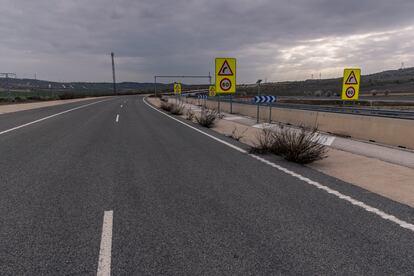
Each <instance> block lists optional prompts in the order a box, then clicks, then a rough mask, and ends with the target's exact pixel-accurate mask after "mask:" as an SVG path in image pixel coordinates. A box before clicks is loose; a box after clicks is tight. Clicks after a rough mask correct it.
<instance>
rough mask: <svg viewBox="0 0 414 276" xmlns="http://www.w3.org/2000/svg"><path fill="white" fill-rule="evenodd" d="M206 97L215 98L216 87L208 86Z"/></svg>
mask: <svg viewBox="0 0 414 276" xmlns="http://www.w3.org/2000/svg"><path fill="white" fill-rule="evenodd" d="M208 96H209V97H215V96H216V86H214V85H210V86H209V87H208Z"/></svg>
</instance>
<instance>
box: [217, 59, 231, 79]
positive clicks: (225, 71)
mask: <svg viewBox="0 0 414 276" xmlns="http://www.w3.org/2000/svg"><path fill="white" fill-rule="evenodd" d="M218 75H219V76H233V71H232V70H231V68H230V65H229V63H228V62H227V60H225V61H224V63H223V65H222V66H221V69H220V71H219V72H218Z"/></svg>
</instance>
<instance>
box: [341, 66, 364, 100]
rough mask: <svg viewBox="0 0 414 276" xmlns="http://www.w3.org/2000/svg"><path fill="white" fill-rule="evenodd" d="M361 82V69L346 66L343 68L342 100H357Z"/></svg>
mask: <svg viewBox="0 0 414 276" xmlns="http://www.w3.org/2000/svg"><path fill="white" fill-rule="evenodd" d="M360 83H361V69H359V68H348V69H345V70H344V79H343V83H342V97H341V99H342V100H344V101H357V100H358V99H359V85H360Z"/></svg>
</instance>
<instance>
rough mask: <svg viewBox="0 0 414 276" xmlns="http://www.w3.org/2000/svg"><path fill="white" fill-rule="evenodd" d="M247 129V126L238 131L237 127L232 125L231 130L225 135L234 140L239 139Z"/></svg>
mask: <svg viewBox="0 0 414 276" xmlns="http://www.w3.org/2000/svg"><path fill="white" fill-rule="evenodd" d="M246 131H247V128H246V129H245V130H243V131H240V130H239V129H238V128H237V127H234V129H233V131H232V132H231V133H230V134H229V135H227V137H230V138H232V139H234V140H236V141H240V139H242V138H243V137H244V136H245V135H244V134H245V133H246Z"/></svg>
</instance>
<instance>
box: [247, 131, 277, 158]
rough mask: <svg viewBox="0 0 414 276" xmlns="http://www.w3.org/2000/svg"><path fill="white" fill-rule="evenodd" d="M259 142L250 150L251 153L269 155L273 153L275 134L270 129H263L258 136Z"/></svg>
mask: <svg viewBox="0 0 414 276" xmlns="http://www.w3.org/2000/svg"><path fill="white" fill-rule="evenodd" d="M256 140H257V142H256V143H255V145H254V146H253V147H252V148H251V149H250V153H260V154H262V153H269V152H271V151H272V145H273V132H272V130H271V129H270V128H263V129H262V130H261V131H260V132H257V134H256Z"/></svg>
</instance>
